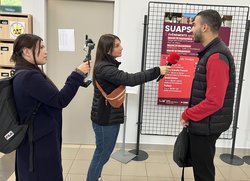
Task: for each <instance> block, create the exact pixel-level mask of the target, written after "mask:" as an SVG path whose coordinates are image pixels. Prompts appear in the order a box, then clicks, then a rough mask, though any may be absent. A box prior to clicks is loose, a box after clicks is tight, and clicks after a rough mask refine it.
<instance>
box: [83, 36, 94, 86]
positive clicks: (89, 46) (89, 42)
mask: <svg viewBox="0 0 250 181" xmlns="http://www.w3.org/2000/svg"><path fill="white" fill-rule="evenodd" d="M94 48H95V43H94V42H93V41H92V39H90V38H88V35H86V37H85V46H84V49H83V50H84V51H87V55H86V56H85V59H84V60H83V62H88V64H89V66H90V62H89V61H90V60H91V51H92V50H93V49H94ZM91 83H92V80H91V79H90V78H89V79H88V80H87V81H86V82H83V84H82V86H83V87H88V86H89V85H90V84H91Z"/></svg>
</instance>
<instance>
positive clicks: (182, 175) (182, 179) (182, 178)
mask: <svg viewBox="0 0 250 181" xmlns="http://www.w3.org/2000/svg"><path fill="white" fill-rule="evenodd" d="M184 168H185V167H182V173H181V181H184Z"/></svg>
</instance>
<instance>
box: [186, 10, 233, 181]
mask: <svg viewBox="0 0 250 181" xmlns="http://www.w3.org/2000/svg"><path fill="white" fill-rule="evenodd" d="M221 22H222V19H221V16H220V14H219V13H218V12H217V11H214V10H205V11H201V12H199V13H198V14H197V15H196V17H195V18H194V20H193V27H192V29H191V31H192V33H193V38H194V41H195V42H198V43H201V44H202V45H203V46H204V48H203V49H202V50H201V51H200V52H199V53H198V57H199V61H198V64H197V67H196V70H195V76H194V80H193V84H192V89H191V97H190V102H189V106H188V108H187V109H185V110H184V112H183V113H182V116H181V123H182V125H183V126H184V127H188V130H189V133H190V134H189V135H190V136H189V138H190V154H191V158H192V163H193V172H194V178H195V181H214V180H215V167H214V162H213V160H214V155H215V143H216V140H217V139H218V138H219V136H220V134H221V133H222V132H224V131H226V130H227V129H228V128H229V127H230V124H231V122H232V117H233V104H234V94H235V65H234V58H233V56H232V54H231V52H230V50H229V49H228V47H227V46H226V45H225V44H224V42H222V40H221V39H220V38H219V34H218V32H219V29H220V27H221Z"/></svg>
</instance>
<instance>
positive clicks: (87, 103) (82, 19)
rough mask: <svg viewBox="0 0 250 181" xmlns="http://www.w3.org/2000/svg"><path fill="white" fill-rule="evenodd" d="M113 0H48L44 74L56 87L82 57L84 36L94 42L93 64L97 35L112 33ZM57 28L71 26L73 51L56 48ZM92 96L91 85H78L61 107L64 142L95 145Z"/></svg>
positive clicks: (61, 83) (83, 56)
mask: <svg viewBox="0 0 250 181" xmlns="http://www.w3.org/2000/svg"><path fill="white" fill-rule="evenodd" d="M113 17H114V2H110V1H106V2H105V1H99V2H98V1H83V0H82V1H80V0H48V17H47V22H48V26H47V27H48V30H47V31H48V32H47V35H48V36H47V43H46V44H47V50H48V63H47V73H48V76H49V77H50V78H51V79H52V81H53V82H54V83H55V84H56V85H57V87H58V88H59V89H61V88H62V87H63V86H64V83H65V81H66V79H67V76H68V75H70V73H71V72H72V71H73V70H74V69H75V67H77V66H78V65H79V64H80V63H81V62H82V61H83V60H84V58H85V55H86V52H84V51H83V48H84V43H85V35H86V34H87V35H88V36H89V38H91V39H92V40H93V41H94V42H95V44H96V45H95V49H94V50H93V51H92V66H93V65H94V63H93V61H94V60H95V52H96V51H95V50H96V47H97V42H98V39H99V37H100V36H101V35H102V34H105V33H112V32H113ZM58 29H74V35H75V51H74V52H65V51H59V43H58ZM92 98H93V86H92V84H91V85H90V86H89V87H88V88H83V87H81V88H80V89H79V90H78V93H77V95H76V96H75V97H74V99H73V100H72V102H71V103H70V104H69V105H68V106H67V107H66V108H65V109H64V110H63V143H69V144H94V143H95V141H94V140H95V139H94V133H93V130H92V124H91V123H92V122H91V120H90V112H91V104H92Z"/></svg>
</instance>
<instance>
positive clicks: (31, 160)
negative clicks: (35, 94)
mask: <svg viewBox="0 0 250 181" xmlns="http://www.w3.org/2000/svg"><path fill="white" fill-rule="evenodd" d="M40 106H41V102H39V103H38V104H37V105H36V106H35V108H34V109H33V112H32V114H31V115H30V117H29V119H28V137H29V151H30V152H29V172H33V170H34V156H33V155H34V147H33V121H34V119H35V117H36V115H37V112H38V109H39V107H40Z"/></svg>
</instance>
